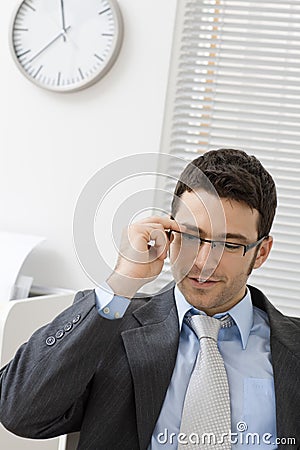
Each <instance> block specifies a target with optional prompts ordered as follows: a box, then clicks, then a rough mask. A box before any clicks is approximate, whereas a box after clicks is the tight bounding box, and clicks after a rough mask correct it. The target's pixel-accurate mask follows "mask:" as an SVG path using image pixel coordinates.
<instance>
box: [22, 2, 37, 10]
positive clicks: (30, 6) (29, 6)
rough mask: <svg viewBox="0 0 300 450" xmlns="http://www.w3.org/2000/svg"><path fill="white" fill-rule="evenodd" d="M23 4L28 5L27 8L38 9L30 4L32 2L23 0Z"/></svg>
mask: <svg viewBox="0 0 300 450" xmlns="http://www.w3.org/2000/svg"><path fill="white" fill-rule="evenodd" d="M23 5H25V6H27V8H30V9H32V11H36V9H35V8H34V7H33V6H32V5H30V3H27V1H26V2H23Z"/></svg>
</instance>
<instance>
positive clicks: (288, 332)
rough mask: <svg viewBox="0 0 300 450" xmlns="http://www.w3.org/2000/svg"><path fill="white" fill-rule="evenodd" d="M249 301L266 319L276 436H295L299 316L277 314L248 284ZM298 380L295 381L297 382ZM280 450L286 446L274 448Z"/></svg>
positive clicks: (299, 366) (298, 401)
mask: <svg viewBox="0 0 300 450" xmlns="http://www.w3.org/2000/svg"><path fill="white" fill-rule="evenodd" d="M249 287H250V290H251V295H252V300H253V304H254V305H255V306H258V307H259V308H260V309H263V310H265V311H266V312H267V314H268V316H269V321H270V329H271V336H270V343H271V355H272V365H273V372H274V385H275V396H276V419H277V436H278V437H286V438H287V437H297V438H298V439H300V436H295V431H296V430H298V429H299V423H300V415H299V404H300V394H299V373H300V351H299V350H300V349H299V341H300V331H299V322H300V319H292V318H290V317H286V316H284V315H283V314H281V313H280V312H279V311H278V310H277V309H276V308H274V306H273V305H272V304H271V303H270V302H269V301H268V300H267V298H266V297H265V296H264V295H263V294H262V293H261V292H260V291H259V290H258V289H255V288H253V287H251V286H249ZM296 322H297V324H296ZM297 380H298V381H297ZM278 448H279V449H281V448H282V449H284V448H286V446H284V445H282V446H280V445H279V447H278Z"/></svg>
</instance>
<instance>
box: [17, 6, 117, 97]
mask: <svg viewBox="0 0 300 450" xmlns="http://www.w3.org/2000/svg"><path fill="white" fill-rule="evenodd" d="M122 35H123V27H122V19H121V13H120V10H119V8H118V5H117V3H116V1H115V0H25V1H22V3H21V4H20V6H19V7H18V9H17V11H16V13H15V15H14V17H13V23H12V27H11V33H10V36H11V48H12V53H13V56H14V59H15V61H16V63H17V65H18V67H19V68H20V70H21V71H22V73H23V74H24V75H26V76H27V77H28V78H29V79H30V80H31V81H32V82H34V83H35V84H37V85H38V86H40V87H43V88H46V89H50V90H54V91H61V92H69V91H75V90H79V89H82V88H84V87H87V86H90V85H91V84H93V83H95V82H96V81H98V80H99V79H100V78H101V77H102V76H103V75H104V74H105V73H106V72H107V71H108V70H109V69H110V68H111V66H112V65H113V63H114V61H115V59H116V57H117V55H118V53H119V50H120V46H121V41H122Z"/></svg>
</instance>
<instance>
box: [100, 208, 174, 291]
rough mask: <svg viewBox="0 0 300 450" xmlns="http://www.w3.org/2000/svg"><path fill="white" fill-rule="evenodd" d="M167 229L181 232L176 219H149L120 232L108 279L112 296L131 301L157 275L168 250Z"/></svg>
mask: <svg viewBox="0 0 300 450" xmlns="http://www.w3.org/2000/svg"><path fill="white" fill-rule="evenodd" d="M169 230H176V231H180V228H179V226H178V225H177V223H176V222H175V220H172V219H170V218H168V217H157V216H152V217H149V218H147V219H143V220H140V221H138V222H136V223H133V224H131V225H130V226H129V227H128V228H127V229H126V230H124V231H123V234H122V240H121V245H120V251H119V257H118V261H117V265H116V267H115V269H114V272H113V273H112V274H111V275H110V277H109V278H108V280H107V283H108V285H109V286H110V287H111V289H112V290H113V291H114V293H115V294H117V295H122V296H124V297H129V298H131V297H133V296H134V294H135V293H136V292H137V291H138V289H140V288H141V287H142V286H143V285H144V284H146V283H148V282H150V281H152V280H154V279H155V278H156V277H157V276H158V275H159V274H160V272H161V270H162V268H163V265H164V260H165V258H166V257H167V253H168V250H169V245H170V242H169V239H168V235H167V231H169Z"/></svg>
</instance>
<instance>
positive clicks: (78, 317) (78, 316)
mask: <svg viewBox="0 0 300 450" xmlns="http://www.w3.org/2000/svg"><path fill="white" fill-rule="evenodd" d="M80 319H81V315H80V314H77V316H75V317H74V319H73V320H72V322H73V323H74V324H75V323H78V322H79V320H80Z"/></svg>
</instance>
